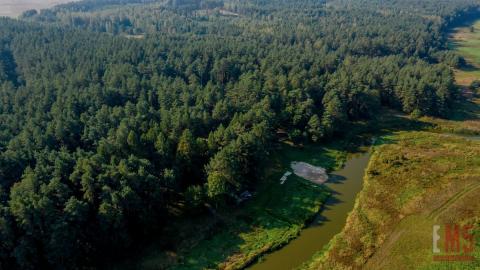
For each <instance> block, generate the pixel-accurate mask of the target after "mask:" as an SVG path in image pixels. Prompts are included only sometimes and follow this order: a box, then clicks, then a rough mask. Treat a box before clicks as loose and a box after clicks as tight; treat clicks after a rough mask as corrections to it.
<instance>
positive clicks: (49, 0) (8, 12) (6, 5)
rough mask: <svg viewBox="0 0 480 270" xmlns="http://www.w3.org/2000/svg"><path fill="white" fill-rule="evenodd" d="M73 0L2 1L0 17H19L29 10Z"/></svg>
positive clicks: (0, 0)
mask: <svg viewBox="0 0 480 270" xmlns="http://www.w3.org/2000/svg"><path fill="white" fill-rule="evenodd" d="M68 2H73V1H72V0H0V16H7V17H17V16H18V15H20V14H21V13H22V12H24V11H26V10H29V9H37V10H40V9H44V8H49V7H53V6H55V5H58V4H62V3H68Z"/></svg>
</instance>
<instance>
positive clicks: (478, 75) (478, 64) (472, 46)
mask: <svg viewBox="0 0 480 270" xmlns="http://www.w3.org/2000/svg"><path fill="white" fill-rule="evenodd" d="M451 40H452V41H451V43H450V46H451V48H452V49H454V50H455V51H457V52H458V53H459V54H460V55H461V56H463V57H464V58H465V60H466V61H467V66H466V67H463V68H461V69H457V70H455V78H456V81H457V84H459V85H461V86H469V85H470V84H471V83H472V82H473V81H474V80H479V79H480V20H478V21H476V22H475V23H474V24H473V25H471V26H462V27H457V28H455V29H454V32H453V33H452V35H451Z"/></svg>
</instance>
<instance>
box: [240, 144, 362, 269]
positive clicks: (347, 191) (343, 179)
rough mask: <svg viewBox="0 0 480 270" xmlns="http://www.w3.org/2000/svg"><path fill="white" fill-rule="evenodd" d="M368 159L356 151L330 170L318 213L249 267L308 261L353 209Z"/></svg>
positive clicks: (289, 265)
mask: <svg viewBox="0 0 480 270" xmlns="http://www.w3.org/2000/svg"><path fill="white" fill-rule="evenodd" d="M369 159H370V154H369V153H363V154H358V155H357V156H355V157H353V158H352V159H350V160H348V161H347V163H346V164H345V167H344V168H343V169H341V170H339V171H336V172H333V173H332V174H331V178H330V179H329V180H328V182H327V183H326V184H325V185H327V186H328V187H329V188H331V189H332V190H333V194H332V196H331V197H330V199H329V200H328V201H327V203H326V205H325V207H324V209H323V211H322V212H321V215H319V216H318V217H317V218H316V219H315V220H314V221H313V222H312V224H311V225H310V226H309V227H308V228H306V229H304V230H302V232H301V233H300V235H299V236H298V238H296V239H294V240H293V241H291V242H290V243H289V244H287V245H286V246H285V247H283V248H281V249H280V250H278V251H275V252H273V253H270V254H268V255H266V256H265V257H264V260H263V261H261V262H259V263H257V264H255V265H253V266H252V267H250V268H249V270H272V269H275V270H287V269H288V270H290V269H293V268H295V267H297V266H299V265H301V264H302V263H303V262H305V261H308V260H309V259H310V258H311V257H312V256H313V254H315V252H317V251H319V250H321V249H322V248H323V246H324V245H325V244H327V243H328V241H330V239H331V238H332V237H333V236H334V235H336V234H337V233H339V232H340V231H341V230H342V228H343V226H344V225H345V221H346V218H347V215H348V213H349V212H350V211H351V210H352V209H353V205H354V203H355V197H356V195H357V193H358V192H359V191H360V190H361V189H362V184H363V175H364V171H365V168H366V167H367V165H368V160H369Z"/></svg>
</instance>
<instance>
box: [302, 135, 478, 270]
mask: <svg viewBox="0 0 480 270" xmlns="http://www.w3.org/2000/svg"><path fill="white" fill-rule="evenodd" d="M364 179H365V183H364V188H363V190H362V191H361V193H360V194H359V196H358V197H357V201H356V204H355V207H354V210H353V211H352V213H351V214H350V215H349V217H348V219H347V225H346V226H345V228H344V229H343V231H342V232H341V233H340V234H339V235H337V236H336V237H335V238H334V239H333V240H332V241H331V242H330V244H329V247H328V248H327V251H326V252H324V253H319V254H318V255H317V256H316V257H315V258H314V259H313V260H312V261H311V262H309V263H307V264H305V265H304V266H303V269H351V268H352V267H353V268H361V267H364V268H365V269H397V268H398V266H399V265H401V266H402V269H442V268H445V269H452V267H454V268H455V269H476V268H478V267H480V264H479V261H478V259H480V253H479V250H480V244H479V243H480V241H477V249H476V253H475V256H476V258H477V261H476V262H473V263H471V262H463V263H462V262H454V263H452V262H449V263H439V262H434V261H433V257H432V256H433V253H432V226H433V225H434V224H445V223H459V224H465V223H468V224H472V223H473V224H476V225H477V227H476V228H477V232H478V233H477V238H479V240H480V230H479V228H480V223H479V222H480V220H479V219H478V217H480V201H479V200H478V198H477V196H478V192H479V191H480V189H479V188H480V182H479V179H480V142H478V141H473V140H467V139H464V138H461V137H457V136H453V135H445V134H438V133H432V132H412V131H408V132H398V133H395V134H392V135H389V136H384V137H382V139H381V140H379V141H378V146H376V149H375V152H374V154H373V156H372V158H371V160H370V163H369V167H368V169H367V173H366V175H365V178H364Z"/></svg>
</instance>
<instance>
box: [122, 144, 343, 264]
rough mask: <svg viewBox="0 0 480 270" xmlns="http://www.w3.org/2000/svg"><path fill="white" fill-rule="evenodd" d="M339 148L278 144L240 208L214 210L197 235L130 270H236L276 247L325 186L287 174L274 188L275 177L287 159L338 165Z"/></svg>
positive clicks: (303, 219) (320, 198)
mask: <svg viewBox="0 0 480 270" xmlns="http://www.w3.org/2000/svg"><path fill="white" fill-rule="evenodd" d="M344 144H345V141H341V142H336V143H332V144H329V145H309V146H305V147H294V146H290V145H288V144H282V145H281V147H280V149H279V150H278V151H276V153H275V154H274V155H272V157H271V158H272V159H271V160H270V161H269V162H268V163H269V164H268V166H267V168H268V169H267V170H266V171H265V175H264V176H263V177H262V179H261V181H260V184H259V185H258V186H257V189H256V195H255V196H254V198H253V199H252V200H251V201H249V202H247V203H246V205H245V206H243V207H241V208H239V209H238V208H237V209H223V210H220V211H219V213H218V214H219V220H218V222H217V224H214V225H212V224H209V222H211V221H209V220H211V219H213V218H212V217H210V218H209V219H206V220H200V223H205V224H206V225H209V226H210V229H208V230H199V232H198V235H192V234H194V233H193V232H190V233H189V234H190V235H188V236H185V237H184V238H185V239H186V240H188V243H189V244H185V245H182V246H180V247H179V248H177V250H176V251H175V252H170V253H167V252H161V251H159V250H160V249H161V248H151V249H149V250H147V252H146V254H143V255H141V256H140V259H139V260H138V261H137V262H134V263H131V264H130V266H131V267H137V268H142V269H159V268H162V269H163V268H168V269H216V268H222V269H240V268H243V267H245V266H246V265H248V264H250V263H252V262H253V261H255V260H257V259H258V258H259V257H260V256H261V255H262V254H264V253H266V252H269V251H272V250H275V249H278V248H280V247H281V246H283V245H285V244H287V243H288V242H289V241H290V240H292V239H293V238H295V237H296V236H297V235H298V234H299V232H300V231H301V229H302V228H303V227H304V225H305V224H306V223H307V222H308V221H309V220H311V219H312V218H313V217H314V216H315V215H316V214H317V213H318V211H319V210H320V207H321V206H322V204H323V202H324V201H325V200H326V199H327V198H328V196H329V194H330V193H329V191H328V190H327V188H325V187H323V186H318V185H314V184H312V183H310V182H308V181H305V180H303V179H301V178H299V177H296V176H295V175H291V176H289V178H288V180H287V181H286V182H285V183H284V184H283V185H280V184H279V179H280V178H281V176H282V175H283V174H284V173H285V171H287V170H290V162H291V161H305V162H309V163H311V164H313V165H317V166H322V167H325V168H327V169H328V170H334V169H337V168H339V167H341V166H342V164H343V162H344V161H345V159H346V155H347V154H346V151H344V149H345V147H346V145H344ZM185 227H188V226H185ZM197 228H198V227H197ZM187 230H191V228H190V229H187ZM194 238H196V239H194ZM167 257H169V258H170V259H169V258H167ZM172 258H173V259H172Z"/></svg>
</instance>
